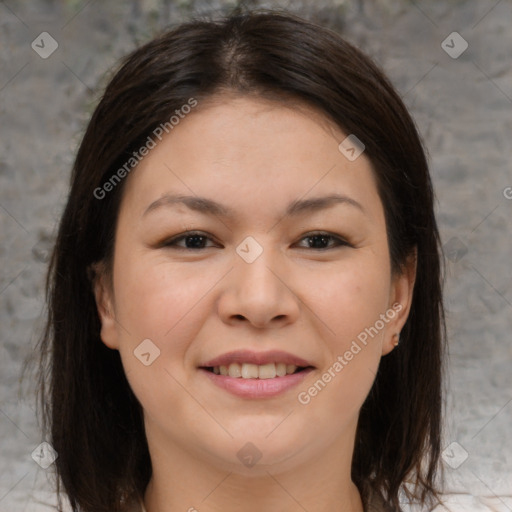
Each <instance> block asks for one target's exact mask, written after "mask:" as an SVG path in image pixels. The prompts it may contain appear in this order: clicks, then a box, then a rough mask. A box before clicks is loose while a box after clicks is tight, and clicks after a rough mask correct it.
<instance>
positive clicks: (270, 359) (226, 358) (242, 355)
mask: <svg viewBox="0 0 512 512" xmlns="http://www.w3.org/2000/svg"><path fill="white" fill-rule="evenodd" d="M231 363H239V364H243V363H248V364H257V365H263V364H268V363H284V364H294V365H295V366H301V367H308V366H313V365H312V364H311V363H309V362H308V361H306V360H305V359H302V358H300V357H297V356H295V355H293V354H290V353H288V352H283V351H282V350H269V351H266V352H253V351H252V350H233V351H232V352H227V353H225V354H222V355H220V356H218V357H215V358H214V359H211V360H210V361H207V362H206V363H204V364H202V365H201V367H203V368H205V367H208V368H212V367H215V366H229V365H230V364H231Z"/></svg>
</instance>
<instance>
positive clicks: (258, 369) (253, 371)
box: [213, 363, 298, 379]
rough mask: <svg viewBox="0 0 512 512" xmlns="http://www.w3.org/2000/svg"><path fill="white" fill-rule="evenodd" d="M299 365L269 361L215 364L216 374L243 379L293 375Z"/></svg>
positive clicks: (214, 370) (214, 371)
mask: <svg viewBox="0 0 512 512" xmlns="http://www.w3.org/2000/svg"><path fill="white" fill-rule="evenodd" d="M297 368H298V367H297V366H295V365H294V364H285V363H268V364H262V365H257V364H249V363H243V364H239V363H231V364H230V365H229V366H214V368H213V373H215V375H225V376H229V377H235V378H242V379H273V378H275V377H284V376H285V375H291V374H292V373H294V372H295V370H296V369H297Z"/></svg>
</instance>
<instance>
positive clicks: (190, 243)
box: [161, 231, 212, 250]
mask: <svg viewBox="0 0 512 512" xmlns="http://www.w3.org/2000/svg"><path fill="white" fill-rule="evenodd" d="M207 240H212V238H211V237H210V236H208V235H207V234H206V233H202V232H200V231H187V232H186V233H182V234H181V235H178V236H176V237H174V238H171V239H170V240H167V241H165V242H163V243H162V245H161V246H162V247H177V248H179V249H190V250H197V249H206V248H207V247H205V246H204V244H205V242H206V241H207ZM181 241H184V242H185V246H183V245H178V242H181Z"/></svg>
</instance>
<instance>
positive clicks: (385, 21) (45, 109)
mask: <svg viewBox="0 0 512 512" xmlns="http://www.w3.org/2000/svg"><path fill="white" fill-rule="evenodd" d="M288 3H289V4H290V5H291V10H293V11H299V12H302V13H304V12H306V13H307V12H308V11H309V10H310V9H311V7H312V6H313V5H314V4H313V2H288ZM222 5H223V6H226V5H232V4H230V3H229V2H225V1H224V2H219V1H215V2H204V1H203V2H193V1H192V2H190V1H175V2H169V1H162V0H144V1H143V0H140V1H127V2H120V1H112V2H108V3H107V2H99V1H95V0H92V1H78V0H68V1H62V0H61V1H55V2H50V1H43V0H37V1H32V2H28V1H15V0H9V1H7V2H3V1H0V116H1V124H0V130H1V139H0V228H1V244H0V254H1V265H0V325H1V334H0V336H1V337H0V340H1V348H0V432H1V434H0V455H1V466H0V468H1V469H0V471H1V472H0V512H21V511H39V510H41V511H42V510H49V509H47V508H46V507H45V506H43V505H42V504H40V503H41V502H47V503H50V502H52V493H51V487H50V484H49V483H48V482H47V477H49V476H51V471H52V469H51V467H50V468H49V469H47V470H44V469H42V468H41V467H39V466H38V465H37V464H36V463H35V462H34V460H32V458H31V452H32V451H33V450H34V449H35V448H36V446H38V445H39V443H41V441H42V438H41V434H40V432H39V429H38V425H37V422H36V418H35V414H34V409H35V403H34V401H33V389H34V385H33V377H32V376H31V373H27V374H26V375H27V376H26V377H25V379H24V380H23V381H22V380H21V370H22V365H23V361H24V360H25V358H27V357H29V356H31V355H32V354H33V353H34V344H35V342H36V340H37V338H38V337H39V335H40V329H41V326H42V315H43V314H44V310H43V302H44V301H43V299H44V292H43V279H44V273H45V268H46V263H47V259H48V250H49V247H50V246H51V243H52V240H53V237H54V235H55V228H56V221H57V219H58V217H59V214H60V212H61V209H62V207H63V204H64V202H65V199H66V194H67V190H68V180H69V172H70V167H71V164H72V161H73V157H74V153H75V152H76V149H77V145H78V143H79V141H80V137H81V135H82V133H83V130H84V128H85V123H86V122H87V119H88V117H89V116H90V114H91V112H92V109H93V108H94V106H95V104H96V102H97V101H98V99H99V96H100V93H101V86H103V85H105V83H106V81H107V79H108V77H109V71H110V69H111V68H112V66H114V65H115V64H116V62H117V61H118V59H119V58H120V57H121V56H123V55H124V54H126V53H127V52H128V51H130V50H131V49H133V48H134V47H135V46H137V45H139V44H141V43H143V42H146V41H147V40H148V39H149V38H151V36H152V35H153V34H154V33H155V31H157V30H160V29H162V28H164V27H165V26H167V25H169V24H175V23H177V22H179V21H180V20H181V19H184V18H186V17H187V16H188V15H189V14H190V13H192V12H203V11H204V12H206V11H210V10H212V9H214V10H215V9H218V8H219V7H221V6H222ZM252 5H262V6H270V7H272V6H283V7H286V6H287V3H285V2H268V3H264V2H253V3H252ZM315 5H316V6H317V7H319V8H320V15H319V17H318V18H317V19H319V21H321V22H323V23H325V24H327V25H329V26H331V27H333V28H336V29H337V30H339V31H340V32H341V33H342V34H343V35H344V36H345V37H346V38H347V39H348V40H349V41H351V42H354V43H355V44H357V45H358V46H360V47H361V48H362V49H363V50H365V51H366V52H367V53H369V54H370V55H372V56H373V57H374V58H375V59H376V60H377V62H378V63H379V64H380V65H381V66H382V67H383V68H384V69H385V71H386V72H387V73H388V74H389V76H390V77H391V79H392V81H393V82H394V84H395V85H396V87H397V88H398V90H399V91H400V93H401V94H402V96H403V99H404V101H405V103H406V104H407V106H408V107H409V108H410V110H411V112H412V114H413V116H414V117H415V120H416V122H417V125H418V127H419V130H420V132H421V134H422V137H423V139H424V141H425V145H426V147H427V148H428V152H429V159H430V163H431V172H432V175H433V179H434V184H435V187H436V192H437V198H438V204H437V211H438V219H439V223H440V229H441V233H442V238H443V243H444V244H445V247H446V250H447V256H448V259H447V267H446V287H445V290H446V305H447V313H448V318H447V319H448V332H449V344H450V359H449V362H448V369H449V375H448V377H449V379H448V381H447V389H448V396H447V415H446V421H445V423H446V432H445V442H444V447H447V449H446V451H445V454H444V460H445V463H444V464H445V467H446V477H447V478H446V493H447V495H448V499H449V503H452V505H451V506H450V507H451V508H449V509H450V510H471V511H479V510H495V511H511V510H512V456H511V452H512V448H511V447H512V433H511V428H510V427H511V425H512V404H511V401H512V372H511V371H510V367H511V363H512V343H511V342H510V330H511V327H512V320H511V319H512V314H511V313H512V273H511V261H512V259H511V256H512V250H511V249H512V240H511V231H512V222H511V217H512V199H510V197H512V190H510V194H508V196H509V199H507V197H506V195H507V193H506V190H507V187H512V173H511V165H510V162H511V161H512V158H511V157H512V149H511V147H512V144H511V142H510V139H511V134H512V131H511V128H512V116H511V112H512V80H511V78H512V68H511V64H512V51H511V50H512V30H511V28H512V3H511V1H510V0H502V1H496V0H481V1H478V2H477V1H452V2H439V1H433V2H427V1H417V2H410V1H402V0H397V1H389V0H375V1H373V2H364V3H363V2H356V1H349V0H347V1H342V0H339V1H328V0H325V1H321V2H316V3H315ZM45 31H46V32H48V33H50V34H51V36H52V37H53V38H54V39H55V40H56V41H57V43H58V45H59V46H58V48H57V50H56V51H55V52H54V53H53V54H52V55H51V56H50V57H49V58H47V59H43V58H41V57H40V56H39V55H38V54H37V53H36V52H35V51H34V50H33V49H32V48H31V43H32V41H34V40H36V42H37V41H40V38H38V36H39V34H41V32H45ZM454 31H456V32H458V33H459V34H460V35H461V36H462V37H463V38H464V40H465V41H467V43H468V45H469V46H468V48H467V49H466V50H465V51H464V52H463V53H462V55H460V56H459V57H458V58H452V56H450V55H449V54H448V53H447V52H446V51H445V50H444V49H443V47H442V42H443V41H445V40H446V42H445V43H444V46H445V48H446V49H447V50H449V51H451V52H452V54H453V52H454V51H456V50H460V49H461V48H462V47H461V46H460V44H461V41H459V40H457V39H456V38H455V39H453V36H450V37H448V36H449V35H450V34H451V33H452V32H454ZM447 37H448V39H447ZM455 37H456V36H455ZM450 46H453V48H451V49H450V48H449V47H450ZM46 48H48V46H46ZM454 442H455V443H457V444H455V445H454V444H451V443H454Z"/></svg>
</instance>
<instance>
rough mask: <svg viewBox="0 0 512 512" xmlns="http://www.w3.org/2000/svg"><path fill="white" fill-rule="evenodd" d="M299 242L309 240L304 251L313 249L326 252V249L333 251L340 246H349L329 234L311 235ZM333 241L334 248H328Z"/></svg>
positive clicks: (339, 238)
mask: <svg viewBox="0 0 512 512" xmlns="http://www.w3.org/2000/svg"><path fill="white" fill-rule="evenodd" d="M301 240H309V243H308V247H305V249H315V250H320V251H322V250H327V249H335V248H336V247H341V246H350V244H349V243H348V242H347V241H346V240H344V239H343V238H341V237H339V236H337V235H331V234H330V233H323V232H320V233H312V234H310V235H307V236H305V237H303V238H302V239H301ZM332 241H334V244H335V245H334V246H332V245H331V246H329V243H330V242H332Z"/></svg>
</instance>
